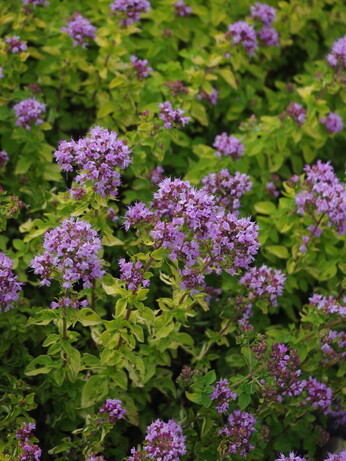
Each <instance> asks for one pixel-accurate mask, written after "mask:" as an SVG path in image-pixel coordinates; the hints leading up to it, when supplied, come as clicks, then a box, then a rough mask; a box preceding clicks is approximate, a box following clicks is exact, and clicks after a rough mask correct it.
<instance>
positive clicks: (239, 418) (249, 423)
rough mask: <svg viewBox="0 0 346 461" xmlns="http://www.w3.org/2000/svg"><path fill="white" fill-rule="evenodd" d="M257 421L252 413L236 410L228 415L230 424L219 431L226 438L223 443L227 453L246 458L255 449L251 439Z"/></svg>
mask: <svg viewBox="0 0 346 461" xmlns="http://www.w3.org/2000/svg"><path fill="white" fill-rule="evenodd" d="M255 424H256V419H255V418H254V416H253V415H252V414H251V413H246V412H245V411H240V410H234V411H233V412H232V413H231V414H230V415H228V424H226V425H225V426H223V428H222V429H220V430H219V431H218V434H219V435H223V436H224V437H225V438H224V440H223V443H224V445H225V447H226V450H227V453H230V454H238V455H240V456H244V457H245V456H246V455H247V454H248V453H249V451H250V450H252V449H254V448H255V447H254V446H253V445H251V443H250V438H251V435H252V434H253V432H254V431H255Z"/></svg>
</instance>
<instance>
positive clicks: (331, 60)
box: [327, 35, 346, 69]
mask: <svg viewBox="0 0 346 461" xmlns="http://www.w3.org/2000/svg"><path fill="white" fill-rule="evenodd" d="M327 62H328V64H329V65H330V66H331V67H339V68H340V69H342V68H346V35H345V36H344V37H341V38H339V39H338V40H336V41H335V42H334V43H333V46H332V52H331V53H329V54H328V56H327Z"/></svg>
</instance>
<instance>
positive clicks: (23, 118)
mask: <svg viewBox="0 0 346 461" xmlns="http://www.w3.org/2000/svg"><path fill="white" fill-rule="evenodd" d="M13 109H14V112H15V114H16V117H17V121H16V125H17V126H22V127H24V128H25V129H26V130H30V129H31V126H30V125H32V124H35V125H41V124H42V123H43V120H42V119H41V118H40V117H41V115H42V114H43V113H44V112H45V111H46V104H42V103H41V102H39V101H37V99H35V98H30V99H25V100H24V101H21V102H19V103H18V104H15V105H14V106H13Z"/></svg>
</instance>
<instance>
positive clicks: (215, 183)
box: [201, 170, 252, 213]
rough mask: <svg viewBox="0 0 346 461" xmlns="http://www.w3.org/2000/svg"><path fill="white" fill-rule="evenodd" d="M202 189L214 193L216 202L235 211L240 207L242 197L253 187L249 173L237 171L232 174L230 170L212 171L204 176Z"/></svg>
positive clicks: (228, 209)
mask: <svg viewBox="0 0 346 461" xmlns="http://www.w3.org/2000/svg"><path fill="white" fill-rule="evenodd" d="M201 182H202V184H203V187H202V190H204V191H205V192H206V193H208V194H213V195H214V196H215V198H216V201H215V203H216V204H217V205H220V206H222V207H224V208H225V209H226V210H227V211H231V212H233V213H235V212H237V210H238V209H239V208H240V198H241V197H242V196H243V195H244V194H245V192H248V191H249V190H250V189H251V187H252V182H251V181H250V177H249V176H248V175H247V174H244V173H239V171H236V172H235V174H234V175H233V176H232V175H231V174H230V172H229V171H228V170H221V171H220V172H219V173H210V174H208V176H205V177H204V178H202V181H201Z"/></svg>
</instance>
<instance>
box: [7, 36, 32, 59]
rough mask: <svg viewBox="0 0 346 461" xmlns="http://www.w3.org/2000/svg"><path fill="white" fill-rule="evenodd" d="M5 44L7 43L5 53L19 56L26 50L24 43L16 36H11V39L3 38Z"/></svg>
mask: <svg viewBox="0 0 346 461" xmlns="http://www.w3.org/2000/svg"><path fill="white" fill-rule="evenodd" d="M5 43H7V47H6V51H7V53H12V54H19V53H23V52H24V51H26V50H27V48H28V47H27V45H26V43H25V42H22V41H21V40H20V38H19V37H18V35H13V36H12V37H7V38H5Z"/></svg>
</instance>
